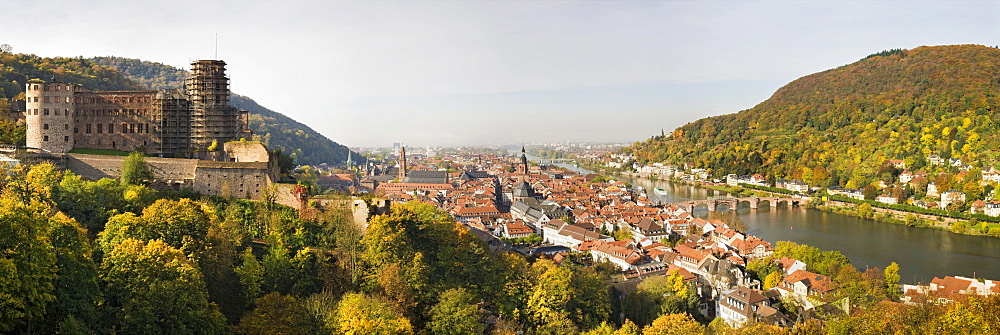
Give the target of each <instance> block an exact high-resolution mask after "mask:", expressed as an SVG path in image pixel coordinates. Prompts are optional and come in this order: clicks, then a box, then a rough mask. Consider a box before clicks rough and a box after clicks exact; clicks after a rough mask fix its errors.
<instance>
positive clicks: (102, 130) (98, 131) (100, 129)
mask: <svg viewBox="0 0 1000 335" xmlns="http://www.w3.org/2000/svg"><path fill="white" fill-rule="evenodd" d="M103 132H104V124H101V123H98V124H97V133H98V134H100V133H103Z"/></svg>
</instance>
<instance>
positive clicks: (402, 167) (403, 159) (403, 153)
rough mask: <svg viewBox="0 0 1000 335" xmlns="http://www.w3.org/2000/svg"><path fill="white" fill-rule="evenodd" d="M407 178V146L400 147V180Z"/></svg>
mask: <svg viewBox="0 0 1000 335" xmlns="http://www.w3.org/2000/svg"><path fill="white" fill-rule="evenodd" d="M405 178H406V147H405V146H400V147H399V182H403V179H405Z"/></svg>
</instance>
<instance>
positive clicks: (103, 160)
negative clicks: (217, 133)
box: [66, 154, 198, 183]
mask: <svg viewBox="0 0 1000 335" xmlns="http://www.w3.org/2000/svg"><path fill="white" fill-rule="evenodd" d="M124 160H125V157H124V156H105V155H86V154H67V155H66V168H67V169H69V170H70V171H73V173H75V174H78V175H80V176H81V177H84V178H86V179H90V180H98V179H101V178H113V179H118V178H121V175H122V162H123V161H124ZM146 163H148V164H149V167H150V169H151V170H153V178H156V179H157V180H161V181H164V182H182V183H190V182H191V181H193V180H194V179H195V168H196V167H197V165H198V160H195V159H180V158H156V157H146Z"/></svg>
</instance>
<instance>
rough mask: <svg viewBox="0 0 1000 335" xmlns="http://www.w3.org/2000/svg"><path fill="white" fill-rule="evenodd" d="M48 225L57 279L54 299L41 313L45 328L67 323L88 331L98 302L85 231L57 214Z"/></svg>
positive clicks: (95, 317)
mask: <svg viewBox="0 0 1000 335" xmlns="http://www.w3.org/2000/svg"><path fill="white" fill-rule="evenodd" d="M50 222H51V223H52V224H53V227H52V228H53V230H52V236H51V241H52V246H53V247H54V248H55V252H56V268H57V269H58V272H57V274H58V276H59V277H58V279H56V281H55V283H54V284H55V291H53V294H54V295H55V298H56V299H55V301H53V302H51V303H50V304H49V305H48V306H47V307H46V311H45V312H46V317H45V319H46V321H47V322H49V324H48V327H49V329H57V328H59V327H61V326H62V324H63V323H67V322H68V323H77V325H76V326H78V327H82V328H85V329H92V328H93V327H95V326H96V323H97V317H98V315H97V306H98V305H99V304H100V303H101V301H102V300H101V289H100V286H99V284H98V274H97V265H96V264H95V263H94V260H93V258H92V254H93V248H92V246H91V244H90V239H89V238H87V231H86V230H85V229H83V227H80V224H79V223H77V222H76V220H73V219H71V218H69V217H67V216H66V215H64V214H63V213H59V212H57V213H55V214H54V215H53V216H52V217H51V219H50ZM70 319H72V321H70Z"/></svg>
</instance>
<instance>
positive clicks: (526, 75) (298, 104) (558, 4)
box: [0, 1, 1000, 147]
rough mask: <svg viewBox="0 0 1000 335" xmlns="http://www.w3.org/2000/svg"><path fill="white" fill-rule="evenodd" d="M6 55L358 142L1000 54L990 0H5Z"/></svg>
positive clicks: (651, 110)
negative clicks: (125, 77) (101, 61)
mask: <svg viewBox="0 0 1000 335" xmlns="http://www.w3.org/2000/svg"><path fill="white" fill-rule="evenodd" d="M0 6H2V8H4V9H5V14H6V15H5V19H4V20H3V21H2V22H0V29H2V31H3V32H4V34H3V35H0V44H3V43H7V44H10V45H12V46H13V48H14V52H19V53H31V54H37V55H39V56H45V57H55V56H65V57H75V56H84V57H93V56H109V55H110V56H120V57H127V58H139V59H143V60H147V61H154V62H161V63H165V64H168V65H172V66H177V67H183V68H185V69H186V68H187V67H188V64H189V63H190V61H193V60H198V59H214V58H216V57H215V47H216V42H215V38H216V34H218V58H219V59H222V60H225V61H226V63H228V64H229V66H228V72H229V75H230V77H231V78H232V81H231V82H232V90H233V92H235V93H238V94H242V95H246V96H249V97H251V98H253V99H254V100H256V101H257V102H259V103H260V104H261V105H263V106H265V107H267V108H270V109H272V110H275V111H277V112H280V113H283V114H285V115H287V116H289V117H291V118H293V119H296V120H297V121H299V122H302V123H304V124H306V125H308V126H310V127H311V128H313V129H315V130H317V131H319V132H320V133H322V134H324V135H326V136H327V137H329V138H330V139H332V140H334V141H337V142H339V143H341V144H344V145H347V146H352V147H376V146H379V147H387V146H391V145H392V143H394V142H404V143H407V145H408V146H409V145H412V146H418V147H423V146H439V145H448V146H461V145H481V144H494V143H520V142H556V141H573V142H632V141H641V140H644V139H646V138H649V137H650V136H653V135H657V134H659V133H660V132H661V130H663V131H666V132H670V131H671V130H673V129H674V128H676V127H679V126H682V125H684V124H686V123H688V122H692V121H695V120H697V119H699V118H702V117H705V116H711V115H721V114H728V113H735V112H738V111H740V110H744V109H748V108H751V107H753V106H754V105H756V104H758V103H760V102H762V101H764V100H766V99H767V98H768V97H770V95H771V94H772V93H773V92H774V91H775V90H777V89H778V88H779V87H781V86H782V85H784V84H786V83H788V82H790V81H792V80H794V79H796V78H799V77H802V76H805V75H808V74H811V73H816V72H820V71H824V70H827V69H830V68H835V67H838V66H841V65H845V64H849V63H852V62H855V61H857V60H859V59H861V58H862V57H864V56H866V55H869V54H871V53H876V52H879V51H882V50H887V49H894V48H904V49H912V48H915V47H918V46H921V45H946V44H983V45H998V44H1000V38H997V37H998V36H997V32H998V31H1000V23H998V22H996V21H997V20H995V18H996V17H998V14H1000V6H997V5H996V4H995V3H994V2H991V1H947V2H946V1H907V2H900V1H884V2H882V1H838V2H819V1H809V2H796V1H744V2H735V1H718V2H711V1H697V2H695V1H662V2H657V1H638V2H628V1H613V2H598V1H523V2H522V1H501V2H453V1H441V2H427V1H417V2H411V1H406V2H391V1H378V2H373V1H283V2H265V1H260V2H254V1H251V2H243V1H239V2H237V1H205V2H201V1H166V2H131V1H129V2H126V1H71V2H66V1H0Z"/></svg>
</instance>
